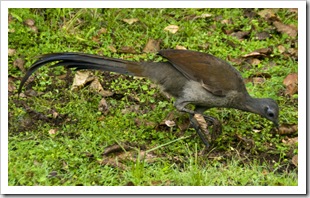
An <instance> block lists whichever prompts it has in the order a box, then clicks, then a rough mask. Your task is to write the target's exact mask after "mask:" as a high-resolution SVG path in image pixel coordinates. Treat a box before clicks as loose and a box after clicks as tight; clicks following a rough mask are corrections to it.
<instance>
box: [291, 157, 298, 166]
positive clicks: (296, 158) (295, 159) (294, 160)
mask: <svg viewBox="0 0 310 198" xmlns="http://www.w3.org/2000/svg"><path fill="white" fill-rule="evenodd" d="M292 163H293V164H294V165H295V166H296V167H298V155H294V156H293V158H292Z"/></svg>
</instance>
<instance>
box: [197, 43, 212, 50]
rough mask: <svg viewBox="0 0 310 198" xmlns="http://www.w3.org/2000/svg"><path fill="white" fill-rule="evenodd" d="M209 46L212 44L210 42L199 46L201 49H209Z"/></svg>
mask: <svg viewBox="0 0 310 198" xmlns="http://www.w3.org/2000/svg"><path fill="white" fill-rule="evenodd" d="M209 46H210V44H209V43H204V44H202V45H199V46H198V47H199V48H200V49H204V50H207V49H209Z"/></svg>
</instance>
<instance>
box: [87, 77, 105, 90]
mask: <svg viewBox="0 0 310 198" xmlns="http://www.w3.org/2000/svg"><path fill="white" fill-rule="evenodd" d="M89 88H90V89H91V90H93V91H95V92H97V93H101V92H103V87H102V86H101V84H100V82H99V80H98V78H97V77H94V79H93V80H92V81H91V83H90V85H89Z"/></svg>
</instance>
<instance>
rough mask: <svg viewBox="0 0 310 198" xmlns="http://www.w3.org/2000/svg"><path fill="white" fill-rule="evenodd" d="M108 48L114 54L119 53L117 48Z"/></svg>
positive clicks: (111, 46)
mask: <svg viewBox="0 0 310 198" xmlns="http://www.w3.org/2000/svg"><path fill="white" fill-rule="evenodd" d="M108 48H109V50H110V51H111V52H113V53H116V52H117V50H116V48H115V47H114V46H113V45H109V46H108Z"/></svg>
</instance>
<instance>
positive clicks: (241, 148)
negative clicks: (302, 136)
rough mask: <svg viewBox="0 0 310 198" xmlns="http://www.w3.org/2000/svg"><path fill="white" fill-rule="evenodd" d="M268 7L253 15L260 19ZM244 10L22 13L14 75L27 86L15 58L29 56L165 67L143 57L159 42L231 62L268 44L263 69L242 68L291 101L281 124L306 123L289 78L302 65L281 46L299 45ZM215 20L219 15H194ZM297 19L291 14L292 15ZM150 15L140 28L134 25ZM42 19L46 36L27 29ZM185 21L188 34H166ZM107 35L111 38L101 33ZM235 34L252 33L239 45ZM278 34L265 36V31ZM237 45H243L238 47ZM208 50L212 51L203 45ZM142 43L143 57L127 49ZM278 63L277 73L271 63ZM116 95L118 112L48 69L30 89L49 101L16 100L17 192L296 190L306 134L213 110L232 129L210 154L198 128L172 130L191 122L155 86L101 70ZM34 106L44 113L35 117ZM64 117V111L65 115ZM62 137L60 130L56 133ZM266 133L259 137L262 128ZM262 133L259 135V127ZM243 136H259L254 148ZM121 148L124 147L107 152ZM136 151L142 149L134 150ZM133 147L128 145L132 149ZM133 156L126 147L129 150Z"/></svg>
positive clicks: (12, 156) (12, 130)
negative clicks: (170, 120)
mask: <svg viewBox="0 0 310 198" xmlns="http://www.w3.org/2000/svg"><path fill="white" fill-rule="evenodd" d="M259 11H260V10H259V9H255V10H253V12H254V13H258V12H259ZM244 12H245V10H243V9H10V10H9V14H10V15H11V16H12V17H13V19H12V21H11V22H10V23H9V30H10V33H9V48H11V49H16V53H15V54H13V55H11V56H9V74H10V75H11V76H12V77H15V80H14V81H13V83H14V86H15V87H18V85H19V82H20V78H21V77H22V76H23V75H24V73H23V72H22V71H21V70H20V69H19V68H18V67H16V66H14V64H13V62H14V61H15V60H16V59H17V58H23V59H24V60H25V66H24V67H25V68H29V67H30V66H31V64H32V63H33V62H34V61H35V57H36V56H38V55H40V54H45V53H51V52H65V51H75V52H85V53H91V54H101V55H105V56H108V57H114V58H123V59H128V60H135V61H142V60H148V61H161V60H162V58H161V57H158V56H156V55H155V54H154V53H142V50H143V48H144V46H145V45H146V43H147V41H148V40H149V39H150V38H152V39H161V45H160V47H161V49H167V48H175V47H176V46H177V45H179V46H184V47H186V48H187V49H191V50H197V51H204V52H208V53H210V54H213V55H215V56H217V57H220V58H222V59H225V60H227V57H231V58H238V57H240V56H241V55H245V54H248V53H250V52H253V51H254V50H257V49H260V48H266V47H268V46H273V52H272V54H273V56H270V57H266V58H263V59H261V60H260V63H259V64H258V65H257V66H253V65H250V66H249V65H248V64H245V65H244V63H243V64H237V63H232V64H233V65H234V66H235V67H236V68H237V69H238V70H239V71H241V73H242V75H243V77H244V78H249V77H251V76H252V75H254V74H257V73H261V72H262V71H263V72H264V73H268V74H269V75H270V76H271V78H267V79H266V81H265V82H264V83H263V84H262V85H261V84H254V85H253V84H251V83H247V84H246V86H247V89H248V90H249V92H250V94H251V95H252V96H255V97H272V98H274V99H276V100H277V101H278V103H279V106H280V109H281V112H280V123H285V124H297V98H298V94H296V95H295V96H294V97H295V98H290V97H288V96H285V95H284V94H282V93H283V92H284V90H285V87H284V85H283V84H282V83H283V79H284V78H285V77H286V76H287V75H288V74H290V73H293V72H297V65H298V62H297V60H296V59H294V58H293V57H288V58H287V57H285V56H284V55H283V54H281V53H279V52H278V51H277V47H276V46H277V45H279V44H281V45H283V46H284V47H285V48H286V49H288V48H292V45H293V43H294V42H295V40H297V38H291V37H289V36H287V35H286V34H280V33H278V32H276V31H275V30H274V29H272V26H271V24H270V23H268V21H266V20H265V19H263V18H262V17H260V16H256V17H254V18H248V17H240V18H239V17H238V18H239V19H238V20H235V21H234V22H232V23H228V24H225V23H221V21H222V20H224V19H227V20H229V19H230V18H232V17H233V16H244ZM206 13H208V14H211V17H207V18H197V19H193V17H194V16H201V15H202V14H206ZM276 15H277V16H278V17H279V20H280V21H282V22H285V24H294V25H297V19H296V16H297V14H295V15H296V16H294V13H293V14H292V13H291V12H289V11H288V10H287V9H279V10H277V12H276ZM288 16H289V17H288ZM129 18H138V19H139V21H138V22H136V23H133V24H131V25H129V24H127V23H125V22H124V21H123V19H129ZM26 19H32V20H33V21H34V22H35V24H34V26H35V27H36V28H37V32H36V31H34V30H32V29H31V28H30V27H29V26H28V25H25V23H24V21H25V20H26ZM170 24H173V25H178V26H179V31H178V32H177V33H176V34H171V33H169V32H166V31H163V30H164V28H165V27H167V26H168V25H170ZM102 28H105V31H103V33H98V32H100V31H99V30H102ZM224 30H233V31H234V30H239V31H249V30H251V32H250V34H249V36H248V38H246V39H244V40H239V39H237V38H236V37H233V36H231V35H229V34H225V33H224ZM266 30H268V31H270V33H271V34H272V36H271V37H270V38H267V39H265V40H258V39H256V37H255V35H256V33H257V32H261V31H266ZM227 41H230V42H232V43H234V45H235V47H233V46H232V45H229V44H228V43H229V42H227ZM206 44H207V45H208V47H207V48H205V47H203V46H206ZM111 46H113V48H115V49H116V50H118V51H120V49H122V47H124V46H127V47H132V48H133V49H134V51H136V52H138V53H115V52H113V48H111ZM270 64H272V65H275V66H268V65H270ZM94 73H95V75H96V76H98V78H99V79H100V81H101V82H102V83H103V85H104V89H107V90H110V91H112V92H113V93H114V96H111V97H107V98H106V100H107V103H108V106H109V107H108V108H109V111H108V112H102V111H99V110H98V104H99V101H100V100H101V98H102V96H101V95H100V94H98V93H96V92H93V91H91V90H89V89H88V87H84V88H82V89H81V90H79V91H71V90H70V89H71V83H72V78H73V76H74V72H72V73H71V74H68V77H67V78H60V77H59V76H61V75H63V74H67V71H66V70H65V69H63V68H54V69H47V67H46V68H42V69H40V70H38V72H36V74H35V75H34V76H35V79H34V81H33V82H31V83H29V84H28V85H26V90H28V89H33V90H34V91H35V92H36V93H37V94H38V95H37V96H32V97H20V98H18V97H17V94H16V90H15V91H14V92H12V94H10V95H9V185H11V186H18V185H23V186H24V185H25V186H33V185H43V186H54V185H64V186H69V185H70V186H72V185H73V186H75V185H84V186H88V185H105V186H111V185H143V186H144V185H156V186H157V185H159V186H160V185H183V186H186V185H195V186H197V185H198V186H200V185H201V186H205V185H208V186H214V185H231V186H235V185H254V186H264V185H268V186H273V185H285V186H294V185H298V183H297V180H298V178H297V173H298V171H297V168H296V167H295V166H294V165H293V164H292V161H291V158H292V156H293V155H294V154H297V153H298V150H297V143H295V144H293V145H286V144H283V143H282V140H283V139H286V138H292V137H296V136H297V134H296V133H294V134H289V135H281V134H275V133H270V131H271V128H272V125H271V123H270V122H268V121H266V120H264V119H263V118H260V117H259V116H256V115H253V114H250V113H245V112H240V111H237V110H232V109H211V110H210V111H209V114H210V115H212V116H214V117H216V118H218V119H220V121H221V122H222V123H223V134H222V135H221V136H220V137H219V138H218V139H217V140H216V141H214V142H213V147H212V148H211V149H210V150H208V151H206V153H205V154H203V152H202V151H203V149H204V146H203V144H202V143H201V141H200V139H199V137H197V136H195V135H193V134H195V131H194V130H193V129H191V128H189V129H186V130H184V129H183V130H181V129H180V128H178V127H173V128H168V127H166V126H165V125H163V124H160V123H162V122H163V121H164V120H165V119H166V117H167V115H169V114H172V115H173V116H174V121H175V122H176V123H177V126H181V124H182V123H183V124H184V123H185V124H186V122H187V119H188V118H187V117H186V116H185V115H183V114H181V113H178V112H177V111H176V110H175V108H174V107H173V99H171V100H167V99H165V97H163V95H162V94H160V92H159V89H157V88H154V86H153V84H152V83H151V82H150V81H148V80H146V79H137V78H132V77H126V76H121V75H117V74H107V73H101V72H94ZM27 107H28V108H29V109H31V110H32V112H30V111H29V109H28V110H27ZM52 111H55V112H57V113H58V117H56V118H55V117H53V114H52V113H51V112H52ZM51 129H52V130H55V131H56V132H55V133H52V132H51ZM253 129H255V130H253ZM253 131H256V132H253ZM237 135H239V136H241V137H244V138H247V139H250V140H253V142H254V145H248V144H247V143H245V142H244V141H241V140H240V139H238V138H237ZM111 145H117V146H118V147H120V149H121V150H120V151H117V152H112V153H111V154H109V155H104V154H103V153H104V151H105V150H107V148H109V147H110V146H111ZM125 147H129V148H130V149H125ZM122 148H123V149H122ZM124 149H125V151H124Z"/></svg>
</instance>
